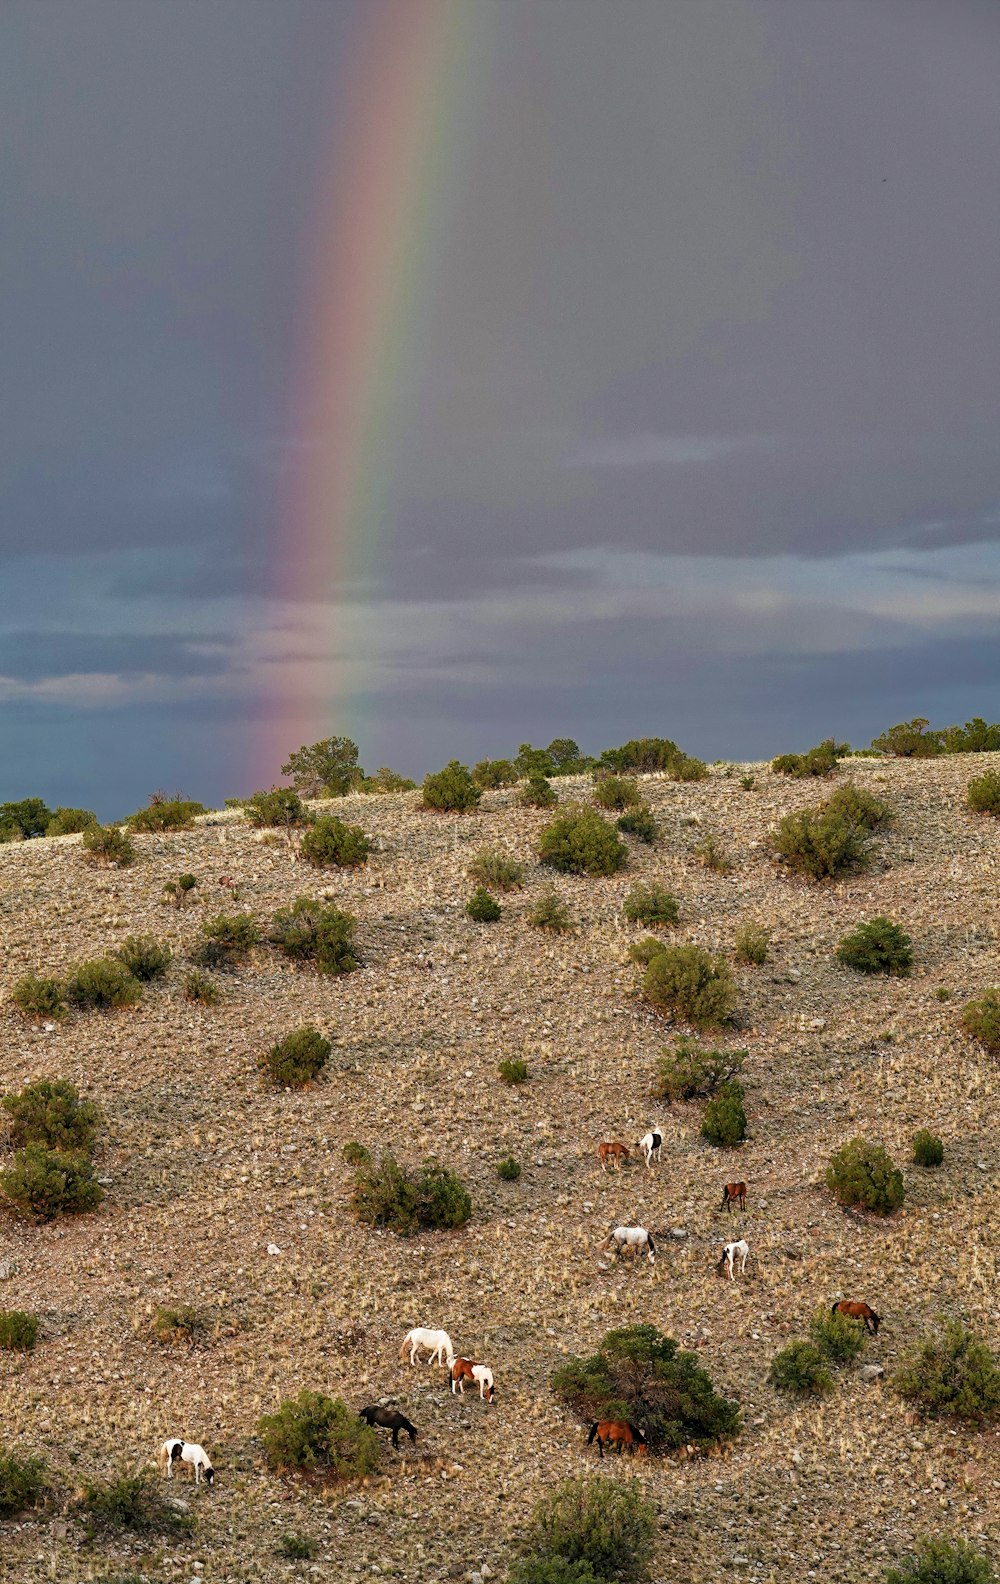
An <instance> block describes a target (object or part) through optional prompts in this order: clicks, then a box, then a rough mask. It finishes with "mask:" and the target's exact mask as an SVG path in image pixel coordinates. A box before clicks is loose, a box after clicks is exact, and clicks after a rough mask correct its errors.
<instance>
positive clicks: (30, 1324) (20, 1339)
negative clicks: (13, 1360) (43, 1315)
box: [0, 1309, 39, 1353]
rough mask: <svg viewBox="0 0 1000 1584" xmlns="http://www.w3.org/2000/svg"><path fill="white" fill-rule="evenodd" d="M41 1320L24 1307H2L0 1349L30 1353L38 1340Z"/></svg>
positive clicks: (0, 1315) (0, 1312)
mask: <svg viewBox="0 0 1000 1584" xmlns="http://www.w3.org/2000/svg"><path fill="white" fill-rule="evenodd" d="M38 1326H39V1320H38V1316H37V1315H36V1314H28V1313H27V1311H26V1310H24V1309H0V1349H3V1350H4V1351H5V1352H7V1353H30V1352H31V1349H32V1348H33V1347H34V1345H35V1343H36V1342H37V1341H38Z"/></svg>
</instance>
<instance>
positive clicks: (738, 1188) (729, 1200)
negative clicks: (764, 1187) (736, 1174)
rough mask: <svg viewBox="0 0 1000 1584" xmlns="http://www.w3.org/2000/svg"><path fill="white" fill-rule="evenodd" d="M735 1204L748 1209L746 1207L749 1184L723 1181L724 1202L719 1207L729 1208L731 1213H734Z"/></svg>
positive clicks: (742, 1208) (722, 1208) (721, 1208)
mask: <svg viewBox="0 0 1000 1584" xmlns="http://www.w3.org/2000/svg"><path fill="white" fill-rule="evenodd" d="M734 1204H738V1205H739V1207H740V1209H741V1210H744V1211H745V1210H746V1207H747V1185H746V1183H723V1185H722V1203H721V1204H720V1206H719V1209H720V1210H728V1211H729V1214H730V1215H732V1213H733V1205H734Z"/></svg>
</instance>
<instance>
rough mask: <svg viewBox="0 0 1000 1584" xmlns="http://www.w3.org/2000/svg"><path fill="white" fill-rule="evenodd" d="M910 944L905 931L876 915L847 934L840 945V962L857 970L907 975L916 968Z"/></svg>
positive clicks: (903, 976)
mask: <svg viewBox="0 0 1000 1584" xmlns="http://www.w3.org/2000/svg"><path fill="white" fill-rule="evenodd" d="M911 945H912V942H911V941H910V937H909V935H907V933H906V931H905V930H904V929H901V928H900V926H899V925H898V924H894V923H893V922H892V920H891V919H887V918H881V917H880V918H873V919H870V920H869V922H868V923H867V924H859V925H858V927H857V929H854V930H851V932H850V934H849V935H845V936H844V938H843V940H842V941H841V942H840V945H839V946H838V947H837V961H838V962H841V963H843V964H844V967H845V968H853V969H854V970H855V972H856V973H869V974H871V973H884V974H894V975H896V977H897V978H905V977H906V975H907V974H908V973H909V972H910V969H911V968H912V967H913V952H912V950H911Z"/></svg>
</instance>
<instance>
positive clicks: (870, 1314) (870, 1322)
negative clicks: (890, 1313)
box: [830, 1298, 882, 1336]
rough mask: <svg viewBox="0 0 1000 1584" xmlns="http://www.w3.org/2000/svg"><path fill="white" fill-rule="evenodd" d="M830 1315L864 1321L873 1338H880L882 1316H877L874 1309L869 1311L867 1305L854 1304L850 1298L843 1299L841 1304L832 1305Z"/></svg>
mask: <svg viewBox="0 0 1000 1584" xmlns="http://www.w3.org/2000/svg"><path fill="white" fill-rule="evenodd" d="M830 1313H831V1314H842V1315H846V1316H847V1318H848V1320H863V1321H864V1323H865V1330H866V1331H870V1332H871V1334H872V1336H878V1328H879V1326H880V1325H881V1324H882V1316H881V1315H877V1314H876V1313H875V1311H874V1309H869V1307H868V1305H867V1304H866V1303H852V1302H851V1300H850V1299H849V1298H842V1299H841V1300H840V1303H835V1304H831V1306H830Z"/></svg>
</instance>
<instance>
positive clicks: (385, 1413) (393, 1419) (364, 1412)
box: [358, 1403, 417, 1452]
mask: <svg viewBox="0 0 1000 1584" xmlns="http://www.w3.org/2000/svg"><path fill="white" fill-rule="evenodd" d="M358 1418H359V1419H363V1420H364V1421H365V1423H366V1424H369V1425H381V1426H382V1429H383V1430H391V1431H392V1445H393V1448H394V1450H395V1451H397V1452H398V1451H399V1432H400V1431H401V1430H405V1431H406V1433H407V1435H408V1436H409V1438H410V1440H411V1441H412V1442H414V1443H416V1439H417V1427H416V1425H412V1424H411V1423H410V1421H409V1419H407V1417H406V1415H405V1414H401V1413H400V1412H399V1410H398V1408H380V1407H379V1406H378V1404H377V1403H369V1405H368V1407H367V1408H362V1409H361V1411H360V1413H359V1414H358Z"/></svg>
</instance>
